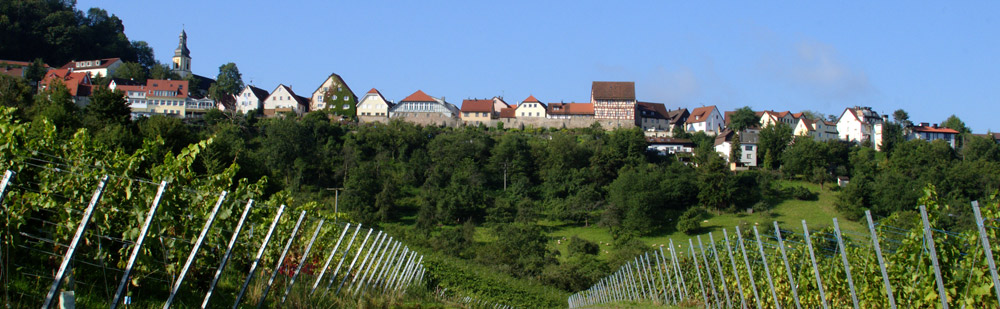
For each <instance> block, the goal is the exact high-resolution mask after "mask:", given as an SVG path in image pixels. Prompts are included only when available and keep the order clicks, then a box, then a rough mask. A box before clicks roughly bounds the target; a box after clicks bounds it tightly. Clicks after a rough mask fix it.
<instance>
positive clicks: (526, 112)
mask: <svg viewBox="0 0 1000 309" xmlns="http://www.w3.org/2000/svg"><path fill="white" fill-rule="evenodd" d="M548 108H549V107H548V106H546V105H545V103H542V102H541V101H538V99H536V98H535V96H533V95H529V96H528V98H527V99H524V101H521V104H518V105H517V107H516V110H514V117H517V118H528V117H539V118H545V117H547V116H548V113H547V110H548Z"/></svg>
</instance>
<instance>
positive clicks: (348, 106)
mask: <svg viewBox="0 0 1000 309" xmlns="http://www.w3.org/2000/svg"><path fill="white" fill-rule="evenodd" d="M350 108H351V105H350V104H344V107H343V109H350Z"/></svg>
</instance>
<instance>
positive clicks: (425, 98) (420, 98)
mask: <svg viewBox="0 0 1000 309" xmlns="http://www.w3.org/2000/svg"><path fill="white" fill-rule="evenodd" d="M400 102H437V100H435V99H434V98H433V97H431V96H429V95H427V94H426V93H424V91H423V90H417V92H414V93H413V94H411V95H410V96H408V97H406V98H405V99H403V100H402V101H400Z"/></svg>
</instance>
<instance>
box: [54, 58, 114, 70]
mask: <svg viewBox="0 0 1000 309" xmlns="http://www.w3.org/2000/svg"><path fill="white" fill-rule="evenodd" d="M84 61H100V64H98V65H93V66H89V67H77V66H76V64H77V62H84ZM116 61H121V59H119V58H106V59H96V60H80V61H77V60H73V61H70V62H68V63H66V64H65V65H63V66H62V67H60V69H69V68H72V69H79V70H91V69H103V68H107V67H108V66H110V65H111V64H113V63H115V62H116Z"/></svg>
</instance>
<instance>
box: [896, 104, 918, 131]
mask: <svg viewBox="0 0 1000 309" xmlns="http://www.w3.org/2000/svg"><path fill="white" fill-rule="evenodd" d="M892 120H893V121H895V122H896V123H898V124H899V125H901V126H903V127H904V128H905V127H909V126H910V125H912V124H913V123H911V122H910V114H909V113H907V112H906V111H905V110H903V109H902V108H900V109H897V110H896V111H895V112H892Z"/></svg>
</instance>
